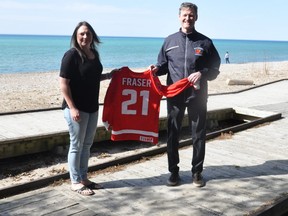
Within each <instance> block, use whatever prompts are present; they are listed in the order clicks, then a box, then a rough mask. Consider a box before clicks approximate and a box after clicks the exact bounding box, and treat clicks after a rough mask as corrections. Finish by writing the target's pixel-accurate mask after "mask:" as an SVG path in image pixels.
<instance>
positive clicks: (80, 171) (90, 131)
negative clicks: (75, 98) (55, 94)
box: [64, 108, 98, 183]
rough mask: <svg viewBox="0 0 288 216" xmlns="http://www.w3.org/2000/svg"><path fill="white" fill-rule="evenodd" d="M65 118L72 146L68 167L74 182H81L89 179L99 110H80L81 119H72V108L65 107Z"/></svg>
mask: <svg viewBox="0 0 288 216" xmlns="http://www.w3.org/2000/svg"><path fill="white" fill-rule="evenodd" d="M64 118H65V119H66V121H67V123H68V128H69V135H70V147H69V152H68V167H69V173H70V179H71V182H72V183H80V182H81V181H83V180H86V179H87V172H88V160H89V157H90V148H91V146H92V144H93V141H94V136H95V133H96V129H97V121H98V111H97V112H94V113H86V112H82V111H80V119H81V120H80V121H78V122H76V121H74V120H73V119H72V117H71V114H70V109H68V108H66V109H64Z"/></svg>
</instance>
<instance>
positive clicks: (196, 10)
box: [179, 2, 198, 15]
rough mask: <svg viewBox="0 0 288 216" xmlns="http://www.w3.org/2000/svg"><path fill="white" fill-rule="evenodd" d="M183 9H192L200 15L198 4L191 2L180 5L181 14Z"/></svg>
mask: <svg viewBox="0 0 288 216" xmlns="http://www.w3.org/2000/svg"><path fill="white" fill-rule="evenodd" d="M183 8H190V9H193V10H194V11H195V13H196V15H198V7H197V5H196V4H193V3H191V2H183V3H182V4H181V5H180V8H179V14H180V13H181V10H182V9H183Z"/></svg>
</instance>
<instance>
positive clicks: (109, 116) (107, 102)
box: [102, 74, 117, 130]
mask: <svg viewBox="0 0 288 216" xmlns="http://www.w3.org/2000/svg"><path fill="white" fill-rule="evenodd" d="M114 82H117V78H116V74H114V75H113V77H112V79H111V81H110V84H109V86H108V89H107V91H106V94H105V98H104V106H103V113H102V122H103V124H104V126H105V128H106V130H109V129H111V128H112V125H113V116H114V115H113V107H114V105H113V102H114V100H113V95H115V91H116V89H115V88H114V87H113V86H114V85H113V83H114Z"/></svg>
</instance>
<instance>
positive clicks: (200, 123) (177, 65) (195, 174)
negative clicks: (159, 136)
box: [150, 2, 220, 187]
mask: <svg viewBox="0 0 288 216" xmlns="http://www.w3.org/2000/svg"><path fill="white" fill-rule="evenodd" d="M197 19H198V8H197V6H196V5H195V4H193V3H189V2H185V3H182V4H181V6H180V9H179V20H180V23H181V28H180V30H179V31H178V32H176V33H174V34H172V35H170V36H168V37H167V38H166V39H165V41H164V44H163V46H162V48H161V50H160V52H159V55H158V63H157V64H156V65H151V66H150V69H151V70H153V72H155V73H156V75H158V76H160V75H164V74H168V76H167V85H170V84H172V83H174V82H176V81H178V80H180V79H182V78H184V77H188V80H189V81H190V82H192V83H194V84H195V85H194V88H192V87H191V88H189V89H187V90H185V91H184V92H182V93H181V94H179V95H177V96H175V97H172V98H167V111H168V140H167V154H168V169H169V171H170V173H171V175H170V177H169V179H168V181H167V184H168V185H169V186H175V185H178V184H179V182H180V176H179V167H178V163H179V153H178V146H179V135H180V131H181V125H182V120H183V117H184V113H185V110H186V108H187V111H188V116H189V124H190V128H191V133H192V142H193V158H192V170H191V171H192V179H193V185H195V186H197V187H202V186H204V185H205V181H204V179H203V177H202V171H203V163H204V157H205V138H206V114H207V97H208V90H207V80H209V81H210V80H214V79H216V77H217V76H218V74H219V67H220V57H219V54H218V52H217V50H216V49H215V47H214V45H213V43H212V40H211V39H209V38H208V37H206V36H205V35H203V34H200V33H199V32H197V31H196V30H195V22H196V21H197Z"/></svg>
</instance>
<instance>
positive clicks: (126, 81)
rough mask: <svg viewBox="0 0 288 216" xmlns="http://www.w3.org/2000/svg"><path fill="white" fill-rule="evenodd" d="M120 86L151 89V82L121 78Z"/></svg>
mask: <svg viewBox="0 0 288 216" xmlns="http://www.w3.org/2000/svg"><path fill="white" fill-rule="evenodd" d="M122 85H126V86H142V87H148V88H150V87H151V80H148V79H140V78H128V77H123V78H122Z"/></svg>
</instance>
